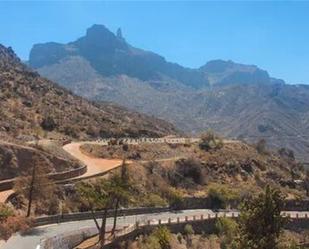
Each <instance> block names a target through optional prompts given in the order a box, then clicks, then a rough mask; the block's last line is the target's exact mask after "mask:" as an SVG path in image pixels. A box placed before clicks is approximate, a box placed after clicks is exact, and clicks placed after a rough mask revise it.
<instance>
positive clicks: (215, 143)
mask: <svg viewBox="0 0 309 249" xmlns="http://www.w3.org/2000/svg"><path fill="white" fill-rule="evenodd" d="M199 147H200V149H202V150H205V151H210V150H217V149H221V148H222V147H223V140H222V139H221V138H220V137H218V136H216V135H215V134H214V133H213V132H211V131H209V132H207V133H205V134H203V135H202V136H201V142H200V144H199Z"/></svg>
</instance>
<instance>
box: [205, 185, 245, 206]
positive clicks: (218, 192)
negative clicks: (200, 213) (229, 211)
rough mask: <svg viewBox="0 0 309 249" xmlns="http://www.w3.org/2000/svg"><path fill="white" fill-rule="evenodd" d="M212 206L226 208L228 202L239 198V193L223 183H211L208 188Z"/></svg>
mask: <svg viewBox="0 0 309 249" xmlns="http://www.w3.org/2000/svg"><path fill="white" fill-rule="evenodd" d="M208 197H209V199H210V205H211V207H212V208H215V209H217V208H226V207H227V205H228V204H229V202H231V201H237V200H239V193H238V192H236V191H234V190H233V189H231V188H228V187H226V186H224V185H219V184H212V185H211V186H210V187H209V189H208Z"/></svg>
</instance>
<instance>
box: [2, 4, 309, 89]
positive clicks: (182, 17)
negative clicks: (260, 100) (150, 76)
mask: <svg viewBox="0 0 309 249" xmlns="http://www.w3.org/2000/svg"><path fill="white" fill-rule="evenodd" d="M0 23H1V26H0V43H2V44H4V45H6V46H12V47H13V49H14V50H15V51H16V52H17V54H18V55H19V56H20V57H21V58H22V59H27V58H28V56H29V51H30V49H31V47H32V45H33V44H34V43H40V42H47V41H56V42H64V43H66V42H69V41H73V40H75V39H76V38H78V37H80V36H82V35H83V34H84V33H85V30H86V28H88V27H89V26H91V25H92V24H94V23H97V24H104V25H106V26H107V27H108V28H109V29H110V30H112V31H115V30H116V29H117V28H118V27H121V28H122V31H123V35H124V37H125V38H126V40H127V41H128V42H129V43H131V44H132V45H134V46H136V47H140V48H144V49H147V50H151V51H154V52H156V53H159V54H161V55H163V56H164V57H165V58H166V59H167V60H169V61H172V62H177V63H179V64H182V65H184V66H188V67H199V66H201V65H202V64H204V63H206V62H207V61H209V60H212V59H231V60H234V61H236V62H241V63H248V64H256V65H258V66H259V67H261V68H263V69H267V70H268V71H269V72H270V74H271V75H272V76H274V77H277V78H283V79H285V80H286V81H287V82H289V83H307V84H309V2H294V1H293V2H282V1H280V2H279V1H276V2H269V1H263V2H250V1H244V2H231V1H228V2H201V1H199V2H192V1H190V2H189V1H187V2H185V1H182V2H180V1H179V2H178V1H170V2H163V1H161V2H149V1H137V2H128V1H125V2H102V1H101V2H99V1H96V2H89V1H87V2H86V1H83V2H74V1H66V2H65V1H63V2H61V1H53V2H52V1H50V2H48V1H33V2H27V1H19V2H13V1H7V2H5V1H1V2H0Z"/></svg>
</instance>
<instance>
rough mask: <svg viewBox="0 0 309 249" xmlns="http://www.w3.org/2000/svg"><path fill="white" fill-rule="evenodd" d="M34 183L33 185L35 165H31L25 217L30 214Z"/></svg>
mask: <svg viewBox="0 0 309 249" xmlns="http://www.w3.org/2000/svg"><path fill="white" fill-rule="evenodd" d="M34 183H35V165H33V169H32V176H31V182H30V187H29V195H28V209H27V216H26V217H29V216H30V214H31V206H32V200H33V190H34Z"/></svg>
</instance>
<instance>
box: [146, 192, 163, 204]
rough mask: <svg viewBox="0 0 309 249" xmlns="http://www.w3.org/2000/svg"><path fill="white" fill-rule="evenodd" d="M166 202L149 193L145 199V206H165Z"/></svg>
mask: <svg viewBox="0 0 309 249" xmlns="http://www.w3.org/2000/svg"><path fill="white" fill-rule="evenodd" d="M167 205H168V203H167V202H166V201H165V200H164V199H162V198H161V196H159V195H157V194H149V195H148V196H147V198H146V200H145V206H146V207H165V206H167Z"/></svg>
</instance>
